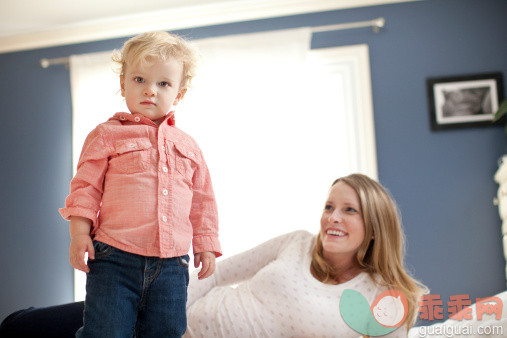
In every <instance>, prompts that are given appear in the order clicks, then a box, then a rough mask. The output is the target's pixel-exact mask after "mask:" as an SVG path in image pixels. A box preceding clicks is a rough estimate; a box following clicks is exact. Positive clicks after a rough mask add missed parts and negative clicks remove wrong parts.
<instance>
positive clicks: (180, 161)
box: [173, 143, 197, 184]
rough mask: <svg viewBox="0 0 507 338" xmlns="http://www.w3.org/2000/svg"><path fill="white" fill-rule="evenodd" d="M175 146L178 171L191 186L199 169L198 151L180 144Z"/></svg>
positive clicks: (175, 161) (175, 160)
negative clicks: (195, 172)
mask: <svg viewBox="0 0 507 338" xmlns="http://www.w3.org/2000/svg"><path fill="white" fill-rule="evenodd" d="M173 144H174V148H173V149H174V164H175V168H176V171H177V172H178V173H179V174H180V175H181V176H183V178H184V179H185V180H187V183H190V184H191V183H192V177H193V175H194V171H195V169H196V167H197V151H196V150H194V149H192V148H190V147H187V146H185V145H182V144H179V143H173Z"/></svg>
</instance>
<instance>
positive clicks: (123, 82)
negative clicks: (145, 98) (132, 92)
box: [120, 74, 125, 97]
mask: <svg viewBox="0 0 507 338" xmlns="http://www.w3.org/2000/svg"><path fill="white" fill-rule="evenodd" d="M120 88H121V96H122V97H125V75H123V74H122V75H120Z"/></svg>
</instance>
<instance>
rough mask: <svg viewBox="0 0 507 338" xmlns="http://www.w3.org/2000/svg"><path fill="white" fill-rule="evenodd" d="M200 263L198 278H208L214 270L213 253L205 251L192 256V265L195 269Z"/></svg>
mask: <svg viewBox="0 0 507 338" xmlns="http://www.w3.org/2000/svg"><path fill="white" fill-rule="evenodd" d="M201 263H202V269H201V271H199V273H198V274H197V277H198V278H199V279H204V278H208V277H209V276H211V275H212V274H213V273H214V272H215V254H214V253H213V252H209V251H205V252H201V253H197V254H195V256H194V267H195V268H196V269H197V268H198V267H199V265H201Z"/></svg>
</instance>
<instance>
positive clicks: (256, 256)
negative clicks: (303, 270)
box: [187, 232, 297, 309]
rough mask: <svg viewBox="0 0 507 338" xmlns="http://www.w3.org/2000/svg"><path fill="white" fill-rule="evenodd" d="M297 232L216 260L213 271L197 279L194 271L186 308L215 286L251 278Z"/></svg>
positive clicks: (275, 255) (232, 283)
mask: <svg viewBox="0 0 507 338" xmlns="http://www.w3.org/2000/svg"><path fill="white" fill-rule="evenodd" d="M296 233H297V232H292V233H289V234H285V235H281V236H278V237H276V238H273V239H271V240H269V241H267V242H264V243H262V244H260V245H258V246H256V247H254V248H252V249H250V250H247V251H244V252H242V253H239V254H237V255H235V256H232V257H229V258H227V259H224V260H222V261H219V262H217V265H216V270H215V273H214V274H213V275H212V276H211V277H209V278H207V279H204V280H198V278H197V273H198V271H194V272H193V273H192V274H191V276H190V283H189V287H188V301H187V309H188V308H189V307H190V306H191V305H192V304H193V303H194V302H195V301H196V300H197V299H199V298H201V297H203V296H205V295H206V294H207V293H208V292H209V291H211V290H212V289H213V288H214V287H217V286H226V285H234V284H238V283H241V282H243V281H246V280H249V279H251V278H252V277H253V276H254V275H255V274H256V273H257V272H258V271H259V270H261V269H262V268H263V267H265V266H266V265H268V264H269V263H270V262H272V261H274V260H275V259H276V258H277V257H278V255H279V253H280V252H281V251H282V250H283V248H285V246H286V245H287V244H288V243H290V241H291V238H292V237H293V236H294V234H296Z"/></svg>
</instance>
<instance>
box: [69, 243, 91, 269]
mask: <svg viewBox="0 0 507 338" xmlns="http://www.w3.org/2000/svg"><path fill="white" fill-rule="evenodd" d="M69 251H70V264H71V265H72V267H73V268H74V269H78V270H81V271H83V272H86V273H88V272H90V268H89V267H88V265H86V262H85V253H86V252H88V258H89V259H95V249H94V248H93V242H92V239H91V237H90V236H89V235H76V236H73V237H72V238H71V240H70V248H69Z"/></svg>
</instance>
